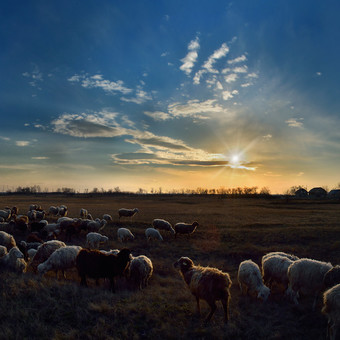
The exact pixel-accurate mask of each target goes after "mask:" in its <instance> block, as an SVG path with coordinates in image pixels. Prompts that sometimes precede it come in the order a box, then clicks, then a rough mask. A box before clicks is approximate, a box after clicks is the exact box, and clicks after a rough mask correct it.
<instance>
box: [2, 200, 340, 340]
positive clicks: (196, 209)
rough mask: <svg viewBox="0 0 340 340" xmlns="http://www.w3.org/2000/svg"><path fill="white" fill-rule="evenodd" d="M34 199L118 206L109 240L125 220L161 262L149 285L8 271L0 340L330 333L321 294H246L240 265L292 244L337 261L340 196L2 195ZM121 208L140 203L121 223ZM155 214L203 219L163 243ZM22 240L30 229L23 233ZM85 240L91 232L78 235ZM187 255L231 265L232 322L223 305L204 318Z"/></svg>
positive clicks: (96, 211) (138, 242)
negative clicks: (293, 298) (182, 263)
mask: <svg viewBox="0 0 340 340" xmlns="http://www.w3.org/2000/svg"><path fill="white" fill-rule="evenodd" d="M32 203H37V204H41V205H42V207H43V208H45V209H48V207H49V206H50V205H61V204H65V205H67V206H68V208H69V213H68V215H69V216H71V217H79V210H80V208H86V209H88V211H89V212H90V213H91V214H92V215H93V217H94V218H95V217H101V216H102V215H103V214H104V213H108V214H111V215H112V216H113V218H114V221H113V222H112V223H110V224H108V225H107V226H106V227H105V229H104V230H103V234H105V235H107V236H108V237H109V239H110V242H109V245H108V246H107V247H105V249H106V248H111V249H112V248H121V247H122V245H121V244H120V243H119V242H118V241H117V237H116V230H117V228H118V227H119V226H126V227H128V228H130V230H131V231H132V232H133V233H134V234H135V236H136V239H135V240H134V241H133V242H129V243H128V244H127V246H128V247H129V248H130V249H131V250H132V252H133V254H134V255H140V254H144V255H146V256H148V257H149V258H150V259H151V260H152V262H153V265H154V274H153V276H152V278H151V279H150V284H149V286H148V287H147V288H146V289H144V290H143V291H131V290H130V289H128V288H127V287H126V285H125V282H124V279H118V280H117V292H116V293H115V294H113V293H111V292H109V291H108V289H107V286H106V285H105V282H104V281H103V282H101V285H100V286H98V287H96V286H95V283H94V282H92V281H90V286H89V288H83V287H79V278H78V275H77V272H76V270H75V269H74V270H71V271H69V272H68V273H67V280H64V279H60V280H56V278H55V276H54V275H52V274H51V275H49V274H47V275H45V276H44V277H42V278H40V277H39V276H37V275H35V274H33V273H32V272H27V273H25V274H23V275H18V274H15V273H7V272H1V273H0V275H1V280H0V294H1V295H0V330H1V331H0V339H209V340H210V339H252V340H254V339H290V340H293V339H325V336H326V327H327V321H326V317H325V316H324V315H322V314H321V311H320V310H321V306H322V301H321V298H320V299H319V302H318V305H317V308H316V310H315V311H314V312H313V311H312V309H311V305H312V299H311V298H309V297H302V298H301V301H300V304H299V305H298V306H295V305H293V304H292V303H291V302H289V301H287V300H285V299H284V298H283V291H282V289H281V287H279V286H275V287H274V289H273V291H272V293H271V296H270V298H269V300H268V301H267V302H265V303H263V302H261V301H258V300H256V298H254V297H251V296H241V294H240V290H239V287H238V284H237V279H236V274H237V269H238V265H239V263H240V262H241V261H243V260H245V259H252V260H253V261H255V262H256V263H258V264H260V261H261V257H262V255H263V254H265V253H267V252H269V251H286V252H289V253H293V254H295V255H297V256H299V257H309V258H314V259H318V260H322V261H330V262H332V264H333V265H335V264H339V262H340V261H339V259H340V202H339V201H314V200H308V201H307V200H306V201H304V200H293V199H282V198H267V199H262V198H253V199H252V198H240V199H236V198H221V197H217V196H211V195H209V196H182V195H174V196H170V195H154V196H151V195H150V196H149V195H145V196H143V195H141V196H137V195H134V196H124V195H120V196H101V195H93V196H76V195H75V196H61V195H60V196H57V195H56V196H53V195H46V196H20V195H18V196H16V195H13V196H0V207H1V208H4V207H5V206H10V207H11V206H14V205H16V206H18V207H19V212H20V213H25V212H26V211H27V210H28V207H29V205H30V204H32ZM121 207H126V208H134V207H137V208H139V211H140V212H139V213H138V214H137V215H136V216H135V217H134V218H133V219H132V221H130V219H124V220H123V219H122V221H121V222H118V214H117V210H118V209H119V208H121ZM154 218H164V219H166V220H168V221H170V222H171V223H172V224H175V223H177V222H180V221H185V222H190V223H191V222H193V221H198V222H199V227H198V229H197V230H196V232H195V233H194V234H192V235H191V236H190V237H186V236H182V237H181V236H179V237H178V238H177V239H176V240H175V239H174V238H173V237H171V236H170V235H167V234H166V233H164V232H162V234H163V236H164V242H163V243H156V242H153V243H151V244H148V243H147V242H146V240H145V236H144V230H145V229H146V228H147V227H148V226H150V223H151V221H152V220H153V219H154ZM16 236H17V238H18V239H21V238H24V235H16ZM72 244H79V245H82V246H84V244H85V235H80V236H79V237H75V238H74V239H73V240H72ZM181 256H188V257H190V258H191V259H192V260H193V261H194V262H195V263H196V264H201V265H204V266H206V265H210V266H214V267H217V268H219V269H221V270H223V271H226V272H228V273H230V275H231V279H232V281H233V284H232V288H231V303H230V322H229V323H228V324H227V325H225V324H224V322H223V309H222V306H221V305H220V304H218V308H217V311H216V313H215V314H214V316H213V318H212V320H211V322H210V324H208V325H207V326H205V325H204V323H203V318H204V316H205V315H206V314H207V313H208V312H209V307H208V306H207V304H206V303H205V302H202V304H201V309H202V315H203V316H202V317H199V316H198V315H197V314H196V303H195V299H194V297H193V296H192V295H191V294H190V292H189V290H188V289H187V287H186V286H185V284H184V281H183V280H182V278H181V276H180V274H179V273H178V272H177V271H176V270H175V269H174V267H173V263H174V262H175V261H176V260H177V259H178V258H179V257H181Z"/></svg>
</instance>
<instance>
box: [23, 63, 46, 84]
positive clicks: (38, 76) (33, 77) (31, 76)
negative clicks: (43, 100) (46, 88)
mask: <svg viewBox="0 0 340 340" xmlns="http://www.w3.org/2000/svg"><path fill="white" fill-rule="evenodd" d="M22 76H23V77H25V78H28V80H29V84H30V85H31V86H32V87H35V88H37V89H39V90H41V88H40V87H39V85H40V83H41V82H43V80H44V79H43V74H42V72H40V70H39V67H38V66H37V65H34V67H33V71H32V72H24V73H22Z"/></svg>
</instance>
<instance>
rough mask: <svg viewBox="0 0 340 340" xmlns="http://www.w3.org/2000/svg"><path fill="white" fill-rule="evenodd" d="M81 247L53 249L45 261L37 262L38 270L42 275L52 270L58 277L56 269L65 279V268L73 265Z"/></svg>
mask: <svg viewBox="0 0 340 340" xmlns="http://www.w3.org/2000/svg"><path fill="white" fill-rule="evenodd" d="M81 249H82V247H80V246H66V247H61V248H59V249H57V250H55V251H54V252H53V253H52V254H51V255H50V257H49V258H48V259H47V260H46V261H45V262H43V263H40V264H39V266H38V272H39V273H40V274H41V275H43V274H45V273H46V272H48V271H50V270H54V271H55V273H56V278H58V271H59V270H61V272H62V274H63V276H64V278H65V279H66V276H65V270H66V269H70V268H73V267H75V265H76V258H77V255H78V253H79V252H80V250H81Z"/></svg>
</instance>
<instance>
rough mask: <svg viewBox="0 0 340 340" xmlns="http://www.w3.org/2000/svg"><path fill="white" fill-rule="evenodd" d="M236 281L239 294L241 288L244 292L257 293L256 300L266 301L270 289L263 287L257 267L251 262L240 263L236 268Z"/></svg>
mask: <svg viewBox="0 0 340 340" xmlns="http://www.w3.org/2000/svg"><path fill="white" fill-rule="evenodd" d="M237 280H238V283H239V286H240V290H241V294H243V288H245V292H246V293H248V292H251V293H252V292H255V293H257V298H259V299H262V300H263V301H266V300H267V299H268V296H269V295H270V289H269V288H268V287H267V286H265V285H264V283H263V281H262V276H261V272H260V268H259V266H258V265H257V264H256V263H255V262H253V261H252V260H246V261H243V262H241V263H240V265H239V267H238V273H237Z"/></svg>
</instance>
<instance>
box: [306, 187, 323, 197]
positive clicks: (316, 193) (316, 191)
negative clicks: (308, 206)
mask: <svg viewBox="0 0 340 340" xmlns="http://www.w3.org/2000/svg"><path fill="white" fill-rule="evenodd" d="M308 194H309V197H311V198H325V197H326V196H327V191H326V190H325V189H324V188H321V187H318V188H313V189H311V190H309V193H308Z"/></svg>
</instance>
